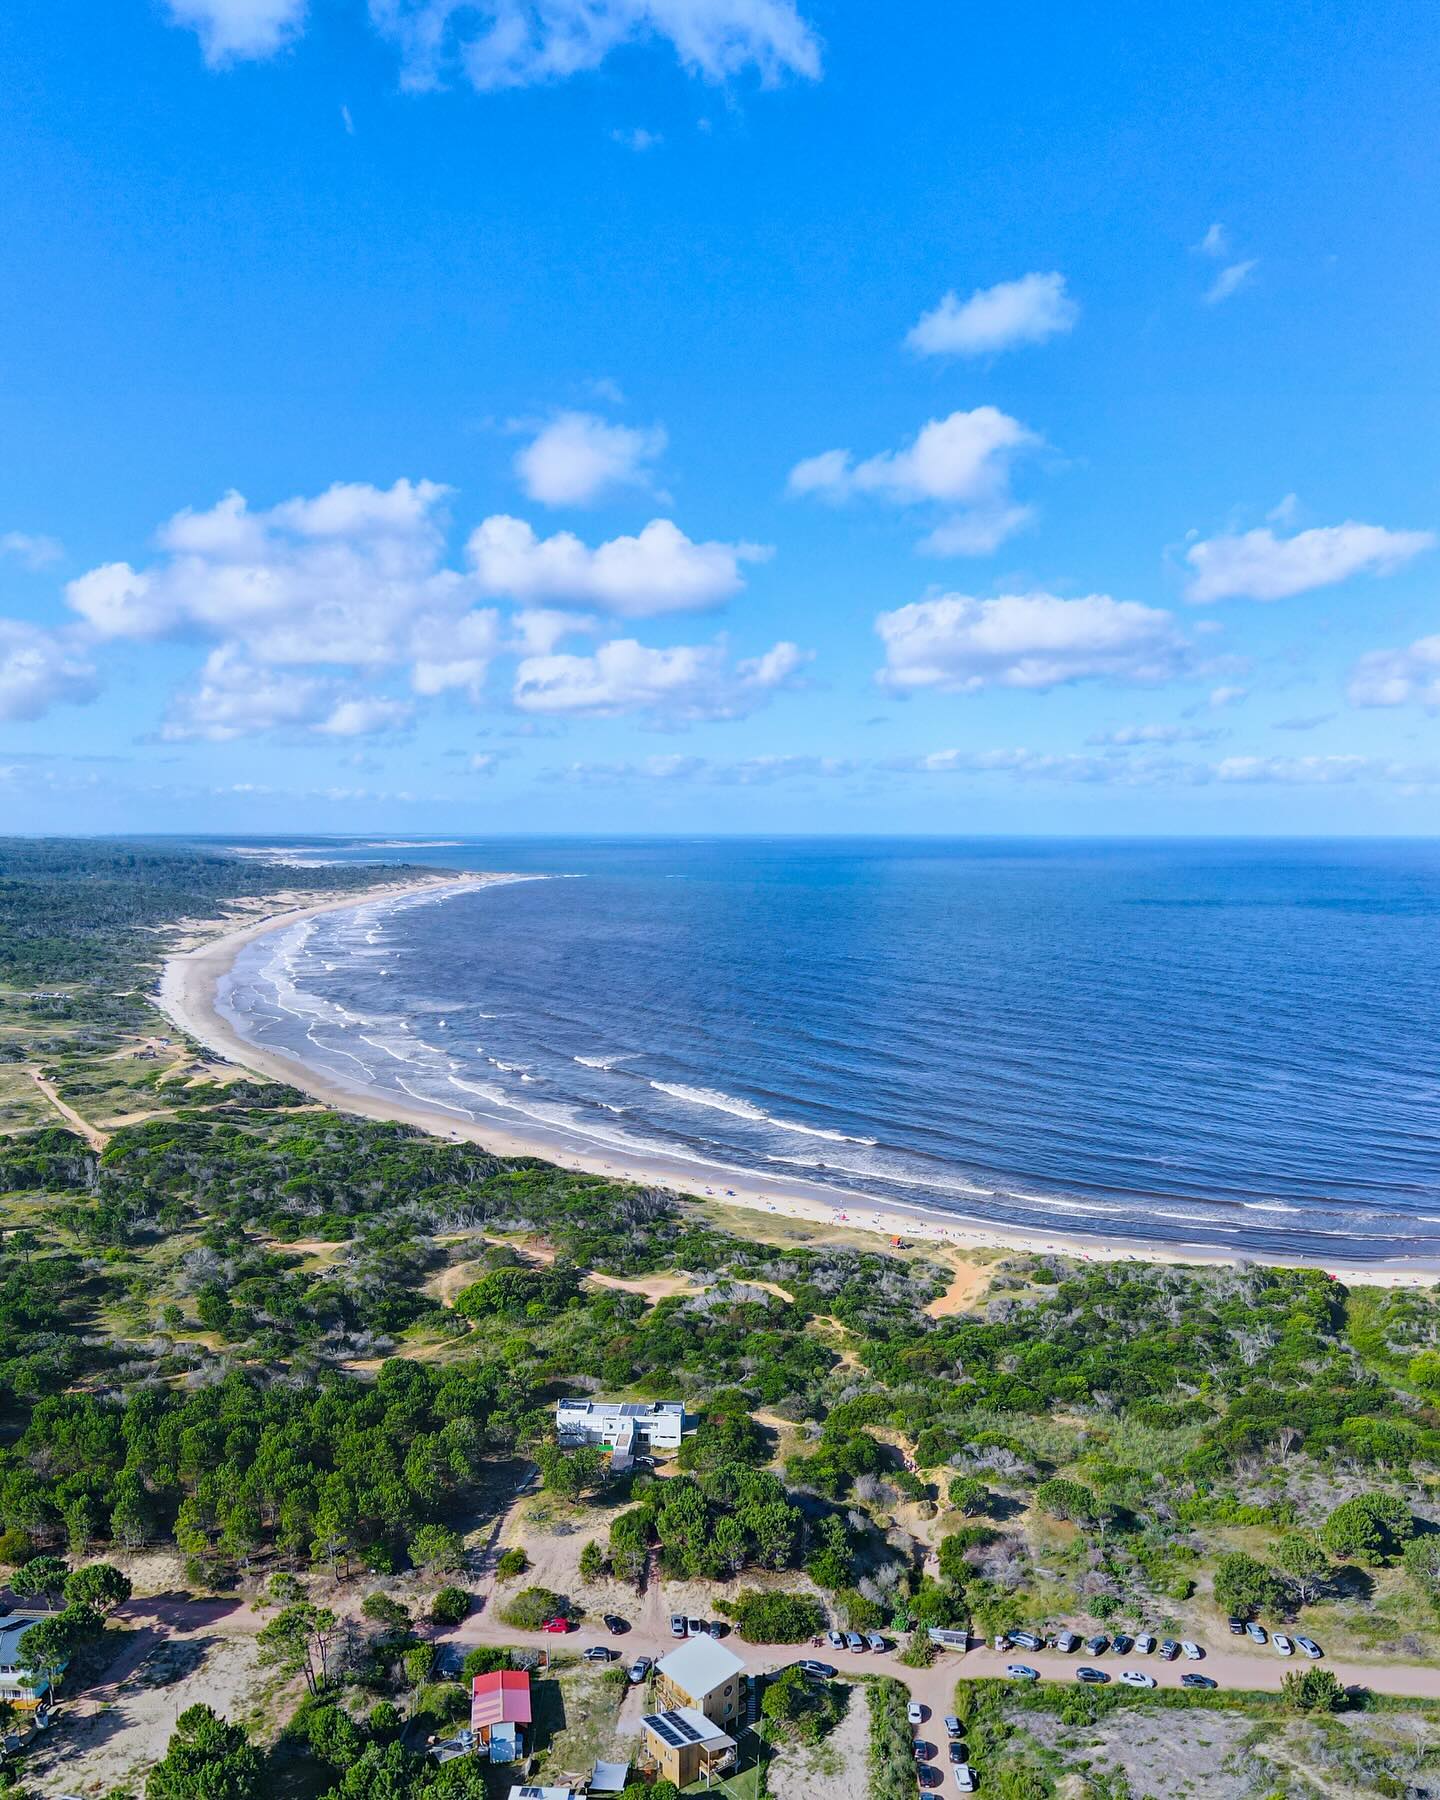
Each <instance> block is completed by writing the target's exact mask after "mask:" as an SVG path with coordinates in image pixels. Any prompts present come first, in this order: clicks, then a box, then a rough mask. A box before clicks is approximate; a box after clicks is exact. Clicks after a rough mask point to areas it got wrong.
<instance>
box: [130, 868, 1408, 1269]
mask: <svg viewBox="0 0 1440 1800" xmlns="http://www.w3.org/2000/svg"><path fill="white" fill-rule="evenodd" d="M509 879H511V878H510V877H507V876H503V875H499V874H488V875H487V874H479V873H476V874H469V873H459V874H453V875H450V874H445V875H442V874H435V875H431V876H426V877H425V878H423V879H415V880H406V881H397V882H392V883H385V884H378V885H377V886H376V887H374V888H372V889H371V890H369V892H367V893H366V894H363V895H356V894H355V893H353V892H351V893H348V894H345V895H342V896H338V897H335V898H331V899H326V900H319V901H315V902H313V903H309V904H302V905H286V906H282V907H278V908H277V909H276V910H274V911H272V912H269V913H257V915H256V916H255V918H253V919H251V920H246V921H245V922H244V923H236V922H235V921H234V920H229V921H214V922H212V923H213V924H214V925H215V926H216V930H215V932H214V935H212V936H209V937H207V938H206V939H204V940H203V941H202V942H200V943H199V944H195V945H191V946H186V947H184V948H181V949H175V950H172V951H171V952H169V953H168V954H167V955H166V957H165V961H164V965H163V968H162V971H161V976H160V982H159V986H158V989H157V991H156V993H155V994H154V996H153V999H154V1001H155V1004H156V1005H157V1006H158V1008H159V1010H160V1011H161V1012H162V1013H163V1014H164V1015H165V1017H166V1018H168V1019H169V1020H170V1021H171V1022H172V1024H174V1025H175V1026H176V1027H177V1028H178V1029H179V1030H181V1031H183V1032H184V1033H185V1034H186V1035H187V1036H189V1037H191V1038H193V1039H194V1040H195V1041H196V1042H197V1043H199V1044H201V1045H203V1046H204V1047H205V1048H206V1049H207V1050H209V1051H211V1052H212V1053H213V1054H214V1055H216V1056H219V1057H221V1058H222V1059H223V1060H224V1061H225V1062H227V1063H230V1064H232V1065H235V1066H237V1067H240V1068H246V1069H250V1070H252V1071H253V1072H255V1073H257V1074H261V1075H265V1076H267V1077H269V1078H270V1079H271V1080H274V1081H282V1082H285V1083H286V1084H287V1085H289V1086H291V1087H295V1088H299V1089H300V1090H301V1091H302V1092H304V1093H306V1094H309V1095H310V1097H311V1098H312V1099H314V1100H318V1101H320V1102H321V1103H322V1104H323V1105H326V1106H330V1107H333V1108H334V1109H335V1110H336V1111H337V1112H348V1113H353V1114H358V1115H359V1116H361V1117H363V1118H369V1119H375V1120H379V1121H382V1122H386V1123H397V1124H406V1125H412V1126H415V1127H416V1128H417V1129H419V1130H421V1131H425V1132H428V1133H430V1134H431V1135H432V1136H435V1137H441V1138H451V1139H454V1138H461V1139H465V1140H468V1141H469V1142H472V1143H476V1144H479V1145H481V1146H482V1147H483V1148H485V1149H487V1150H489V1151H491V1152H492V1153H493V1154H495V1155H498V1156H511V1157H517V1156H528V1157H536V1158H539V1159H541V1160H543V1161H545V1162H550V1163H554V1164H556V1165H558V1166H559V1167H561V1168H565V1169H569V1170H571V1171H572V1172H577V1173H582V1174H591V1175H597V1176H602V1177H608V1178H609V1179H612V1180H616V1181H626V1182H631V1183H634V1184H636V1185H639V1186H642V1187H662V1188H666V1189H668V1190H671V1191H673V1192H674V1193H676V1194H677V1195H678V1196H679V1197H680V1198H682V1199H688V1200H692V1201H694V1202H697V1203H700V1204H704V1203H705V1202H707V1201H709V1202H713V1203H715V1204H718V1205H722V1206H734V1207H740V1208H743V1209H745V1210H749V1211H754V1212H758V1213H761V1214H769V1215H770V1216H772V1217H777V1218H791V1219H796V1220H801V1221H805V1222H807V1223H810V1224H818V1225H822V1226H826V1227H832V1228H836V1229H842V1228H843V1229H846V1230H851V1231H857V1232H869V1233H873V1234H874V1235H876V1236H880V1237H884V1238H896V1237H900V1238H905V1239H918V1240H924V1241H925V1242H927V1243H934V1244H936V1245H938V1246H940V1247H945V1248H949V1249H952V1250H955V1251H958V1252H963V1251H966V1250H1014V1251H1022V1252H1029V1253H1032V1254H1047V1253H1048V1254H1053V1255H1059V1256H1065V1257H1069V1258H1073V1259H1074V1260H1076V1261H1079V1262H1085V1261H1091V1262H1143V1263H1165V1264H1172V1265H1191V1266H1197V1267H1210V1268H1234V1267H1236V1266H1237V1265H1239V1264H1241V1263H1254V1264H1258V1265H1261V1266H1264V1267H1274V1268H1311V1269H1322V1270H1323V1271H1324V1272H1325V1273H1327V1274H1329V1275H1331V1276H1333V1277H1334V1278H1336V1279H1337V1280H1341V1281H1344V1282H1346V1283H1347V1284H1348V1285H1355V1286H1368V1287H1432V1286H1435V1285H1437V1284H1440V1265H1437V1266H1435V1267H1433V1268H1432V1267H1429V1266H1427V1265H1425V1264H1417V1263H1407V1264H1403V1265H1399V1266H1392V1265H1385V1264H1379V1265H1374V1266H1371V1265H1369V1264H1365V1263H1360V1264H1348V1263H1336V1262H1325V1263H1322V1262H1318V1261H1315V1260H1313V1259H1310V1258H1304V1257H1292V1258H1288V1259H1283V1260H1282V1259H1280V1258H1278V1257H1273V1256H1266V1255H1263V1254H1259V1253H1254V1254H1252V1253H1249V1252H1239V1253H1237V1252H1233V1251H1226V1250H1224V1249H1214V1248H1211V1247H1209V1246H1205V1245H1193V1246H1192V1245H1185V1246H1182V1247H1176V1246H1174V1245H1168V1244H1167V1245H1158V1244H1148V1243H1143V1242H1139V1241H1136V1240H1133V1239H1122V1238H1102V1237H1099V1236H1098V1235H1097V1236H1096V1237H1094V1238H1090V1237H1082V1236H1074V1235H1069V1234H1066V1233H1064V1232H1057V1231H1046V1232H1027V1231H1024V1230H1022V1229H1020V1228H1019V1227H998V1228H990V1227H986V1226H983V1225H978V1224H974V1223H972V1222H970V1221H966V1222H963V1223H962V1222H960V1221H956V1220H953V1219H952V1218H951V1217H950V1215H947V1214H945V1213H943V1212H940V1211H939V1210H938V1209H932V1208H928V1207H924V1206H921V1205H916V1206H914V1207H913V1208H912V1207H908V1206H905V1205H903V1204H901V1203H899V1202H896V1201H891V1200H886V1201H877V1200H874V1199H872V1198H870V1197H869V1196H867V1195H865V1194H863V1193H861V1192H858V1191H854V1190H844V1189H839V1188H831V1187H828V1186H822V1185H820V1184H818V1183H811V1182H806V1181H804V1180H803V1179H800V1178H798V1177H792V1176H767V1177H765V1178H764V1181H763V1185H762V1184H761V1182H760V1180H759V1179H758V1178H757V1177H756V1175H755V1173H754V1171H752V1170H748V1169H744V1168H741V1167H738V1166H735V1167H731V1166H727V1165H724V1164H718V1163H698V1162H697V1163H695V1164H693V1165H692V1164H688V1163H687V1162H686V1160H685V1159H683V1158H682V1157H679V1156H676V1157H670V1158H666V1157H662V1156H648V1157H633V1156H631V1157H627V1156H624V1155H622V1154H619V1153H616V1154H614V1155H613V1156H612V1157H610V1158H607V1156H606V1155H605V1153H604V1151H603V1150H602V1149H601V1148H600V1147H596V1148H594V1149H593V1150H586V1149H583V1148H581V1149H576V1148H575V1147H573V1146H572V1145H571V1144H569V1143H568V1142H567V1141H566V1140H565V1139H564V1137H563V1136H562V1135H561V1134H559V1133H556V1134H555V1135H554V1136H553V1137H551V1136H547V1135H546V1134H545V1133H544V1132H543V1131H539V1130H536V1129H534V1128H532V1129H529V1130H527V1131H525V1132H523V1133H522V1132H515V1131H511V1130H509V1129H508V1128H507V1127H506V1126H504V1125H501V1124H490V1123H486V1124H480V1123H478V1122H477V1121H476V1120H474V1119H473V1118H471V1117H470V1116H469V1115H468V1114H464V1113H460V1112H458V1111H457V1112H455V1113H451V1112H449V1111H447V1110H446V1109H445V1108H444V1107H443V1106H442V1105H441V1104H439V1103H438V1102H437V1103H434V1104H432V1105H428V1106H427V1105H425V1104H424V1103H423V1102H421V1101H418V1100H410V1099H406V1098H403V1097H402V1096H400V1095H394V1096H392V1095H391V1094H389V1093H388V1092H384V1091H382V1090H378V1089H375V1088H367V1087H363V1086H361V1085H360V1084H358V1083H357V1084H355V1085H354V1086H351V1085H349V1084H347V1083H345V1082H342V1081H341V1080H339V1079H338V1078H337V1077H334V1076H331V1075H329V1074H327V1073H325V1072H322V1071H319V1070H316V1069H314V1068H312V1067H311V1066H310V1065H309V1064H308V1063H306V1062H304V1061H302V1060H301V1059H300V1058H299V1057H295V1056H291V1055H287V1054H286V1053H284V1052H282V1051H278V1050H271V1049H265V1048H262V1047H260V1046H259V1045H257V1044H253V1043H251V1042H250V1040H249V1039H248V1038H245V1037H243V1036H242V1035H241V1034H240V1032H239V1031H238V1030H237V1029H236V1027H235V1026H234V1025H233V1024H232V1023H231V1021H230V1020H229V1019H227V1018H226V1017H225V1015H224V1014H223V1013H222V1012H221V1011H220V1009H219V1004H218V996H219V987H220V983H221V982H222V981H223V980H224V979H225V977H226V976H227V975H228V974H229V973H230V972H231V970H232V969H233V967H234V965H235V962H236V959H237V958H238V957H239V955H240V952H241V951H242V950H244V949H245V948H246V947H247V946H248V945H249V944H251V943H253V942H254V941H255V939H257V938H259V937H262V936H264V935H266V934H267V933H269V932H271V931H278V930H281V929H283V928H284V927H286V926H289V925H295V924H299V923H301V922H302V921H303V920H305V919H308V918H313V917H315V916H317V915H318V914H320V913H326V912H339V911H343V910H346V909H358V908H360V907H364V906H368V905H370V904H372V903H373V902H375V901H383V900H397V899H402V898H404V897H406V896H408V895H411V894H422V893H427V892H431V893H434V894H435V895H436V897H437V898H448V897H449V893H448V892H447V890H448V891H449V892H453V893H462V892H466V891H469V890H473V889H476V888H483V887H486V886H489V885H492V884H494V883H496V882H499V881H506V880H509ZM192 929H193V928H192ZM199 929H205V927H200V928H199Z"/></svg>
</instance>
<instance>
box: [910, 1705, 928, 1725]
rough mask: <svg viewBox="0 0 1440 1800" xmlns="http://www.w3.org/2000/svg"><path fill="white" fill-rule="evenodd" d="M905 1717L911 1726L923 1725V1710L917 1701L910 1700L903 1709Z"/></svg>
mask: <svg viewBox="0 0 1440 1800" xmlns="http://www.w3.org/2000/svg"><path fill="white" fill-rule="evenodd" d="M905 1717H906V1718H907V1719H908V1720H909V1722H910V1723H911V1724H912V1725H923V1724H924V1723H925V1708H924V1707H923V1706H922V1705H921V1704H920V1702H919V1701H918V1700H912V1701H911V1702H910V1704H909V1705H908V1706H907V1707H906V1708H905Z"/></svg>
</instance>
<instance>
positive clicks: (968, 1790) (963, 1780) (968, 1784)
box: [955, 1763, 975, 1794]
mask: <svg viewBox="0 0 1440 1800" xmlns="http://www.w3.org/2000/svg"><path fill="white" fill-rule="evenodd" d="M955 1785H956V1787H957V1788H959V1790H960V1792H961V1793H962V1794H973V1793H974V1792H975V1773H974V1770H973V1769H971V1767H970V1765H969V1763H956V1764H955Z"/></svg>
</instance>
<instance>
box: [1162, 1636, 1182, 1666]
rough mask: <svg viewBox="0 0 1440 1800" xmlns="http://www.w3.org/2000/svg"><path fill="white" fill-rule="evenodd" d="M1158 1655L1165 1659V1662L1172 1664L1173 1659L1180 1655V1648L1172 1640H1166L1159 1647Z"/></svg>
mask: <svg viewBox="0 0 1440 1800" xmlns="http://www.w3.org/2000/svg"><path fill="white" fill-rule="evenodd" d="M1160 1654H1161V1655H1162V1656H1163V1657H1164V1658H1165V1660H1166V1662H1174V1660H1175V1658H1176V1657H1177V1656H1178V1655H1179V1654H1180V1646H1179V1645H1178V1644H1177V1643H1176V1642H1175V1640H1174V1638H1166V1640H1165V1642H1164V1643H1163V1644H1161V1646H1160Z"/></svg>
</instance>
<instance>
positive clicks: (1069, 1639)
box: [1055, 1631, 1080, 1656]
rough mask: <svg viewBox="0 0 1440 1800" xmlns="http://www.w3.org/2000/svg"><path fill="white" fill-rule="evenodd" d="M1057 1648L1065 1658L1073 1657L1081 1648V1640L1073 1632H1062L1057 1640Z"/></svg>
mask: <svg viewBox="0 0 1440 1800" xmlns="http://www.w3.org/2000/svg"><path fill="white" fill-rule="evenodd" d="M1055 1648H1056V1649H1057V1650H1059V1651H1061V1652H1062V1653H1063V1654H1064V1655H1065V1656H1071V1655H1073V1654H1074V1653H1075V1651H1077V1650H1078V1649H1079V1648H1080V1640H1079V1638H1078V1637H1076V1635H1075V1633H1074V1632H1073V1631H1062V1632H1061V1633H1060V1634H1059V1636H1058V1637H1057V1638H1056V1639H1055Z"/></svg>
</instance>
